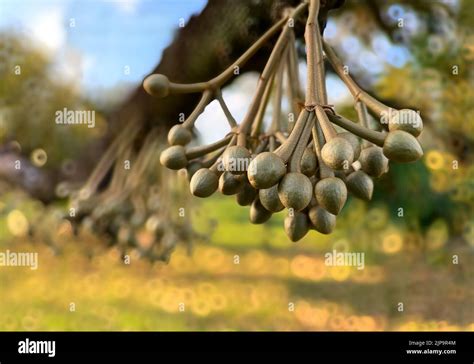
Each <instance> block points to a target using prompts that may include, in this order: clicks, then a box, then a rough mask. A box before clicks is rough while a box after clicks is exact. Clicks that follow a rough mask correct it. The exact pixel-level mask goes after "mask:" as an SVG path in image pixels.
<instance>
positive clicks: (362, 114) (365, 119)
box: [354, 101, 372, 148]
mask: <svg viewBox="0 0 474 364" xmlns="http://www.w3.org/2000/svg"><path fill="white" fill-rule="evenodd" d="M354 108H355V110H356V111H357V116H358V118H359V123H360V125H361V126H363V127H364V128H366V129H370V128H369V114H368V113H367V106H365V104H364V103H363V102H362V101H357V102H356V103H355V105H354ZM371 145H372V143H371V142H369V141H367V140H365V139H364V140H363V141H362V147H363V148H367V147H370V146H371Z"/></svg>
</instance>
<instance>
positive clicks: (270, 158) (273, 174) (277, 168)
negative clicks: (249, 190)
mask: <svg viewBox="0 0 474 364" xmlns="http://www.w3.org/2000/svg"><path fill="white" fill-rule="evenodd" d="M285 173H286V166H285V163H284V162H283V160H282V159H281V158H280V157H279V156H277V155H276V154H275V153H272V152H263V153H260V154H259V155H257V156H256V157H255V158H254V159H253V160H252V161H251V162H250V164H249V167H248V172H247V176H248V179H249V181H250V183H251V184H252V186H253V187H255V188H258V189H260V188H270V187H272V186H274V185H276V184H277V183H278V181H279V180H280V179H281V178H282V177H283V176H284V175H285Z"/></svg>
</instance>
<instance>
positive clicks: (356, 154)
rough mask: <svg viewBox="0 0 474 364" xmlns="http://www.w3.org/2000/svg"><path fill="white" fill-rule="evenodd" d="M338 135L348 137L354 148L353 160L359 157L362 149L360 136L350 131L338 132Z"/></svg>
mask: <svg viewBox="0 0 474 364" xmlns="http://www.w3.org/2000/svg"><path fill="white" fill-rule="evenodd" d="M337 136H339V137H341V138H344V139H346V140H347V141H348V142H349V143H350V144H351V146H352V150H353V151H354V159H353V160H357V159H359V156H360V151H361V147H360V140H359V138H358V137H357V136H356V135H354V134H352V133H350V132H348V131H345V132H342V133H339V134H337Z"/></svg>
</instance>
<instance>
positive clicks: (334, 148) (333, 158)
mask: <svg viewBox="0 0 474 364" xmlns="http://www.w3.org/2000/svg"><path fill="white" fill-rule="evenodd" d="M321 157H322V159H323V161H324V163H325V164H326V165H327V166H328V167H330V168H332V169H343V168H349V166H350V165H351V164H352V162H353V161H354V151H353V150H352V145H351V143H349V142H348V141H347V140H346V139H344V138H342V137H339V136H338V137H335V138H333V139H331V140H330V141H328V142H327V143H326V144H324V146H323V148H322V149H321Z"/></svg>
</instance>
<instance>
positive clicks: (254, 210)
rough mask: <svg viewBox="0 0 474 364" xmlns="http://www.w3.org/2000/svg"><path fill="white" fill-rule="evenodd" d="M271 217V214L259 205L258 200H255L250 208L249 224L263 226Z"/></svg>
mask: <svg viewBox="0 0 474 364" xmlns="http://www.w3.org/2000/svg"><path fill="white" fill-rule="evenodd" d="M270 217H272V213H271V212H270V211H268V210H267V209H265V207H263V206H262V204H261V203H260V200H259V199H258V198H256V199H255V200H254V201H253V202H252V206H250V222H251V223H252V224H263V223H264V222H265V221H268V219H270Z"/></svg>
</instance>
